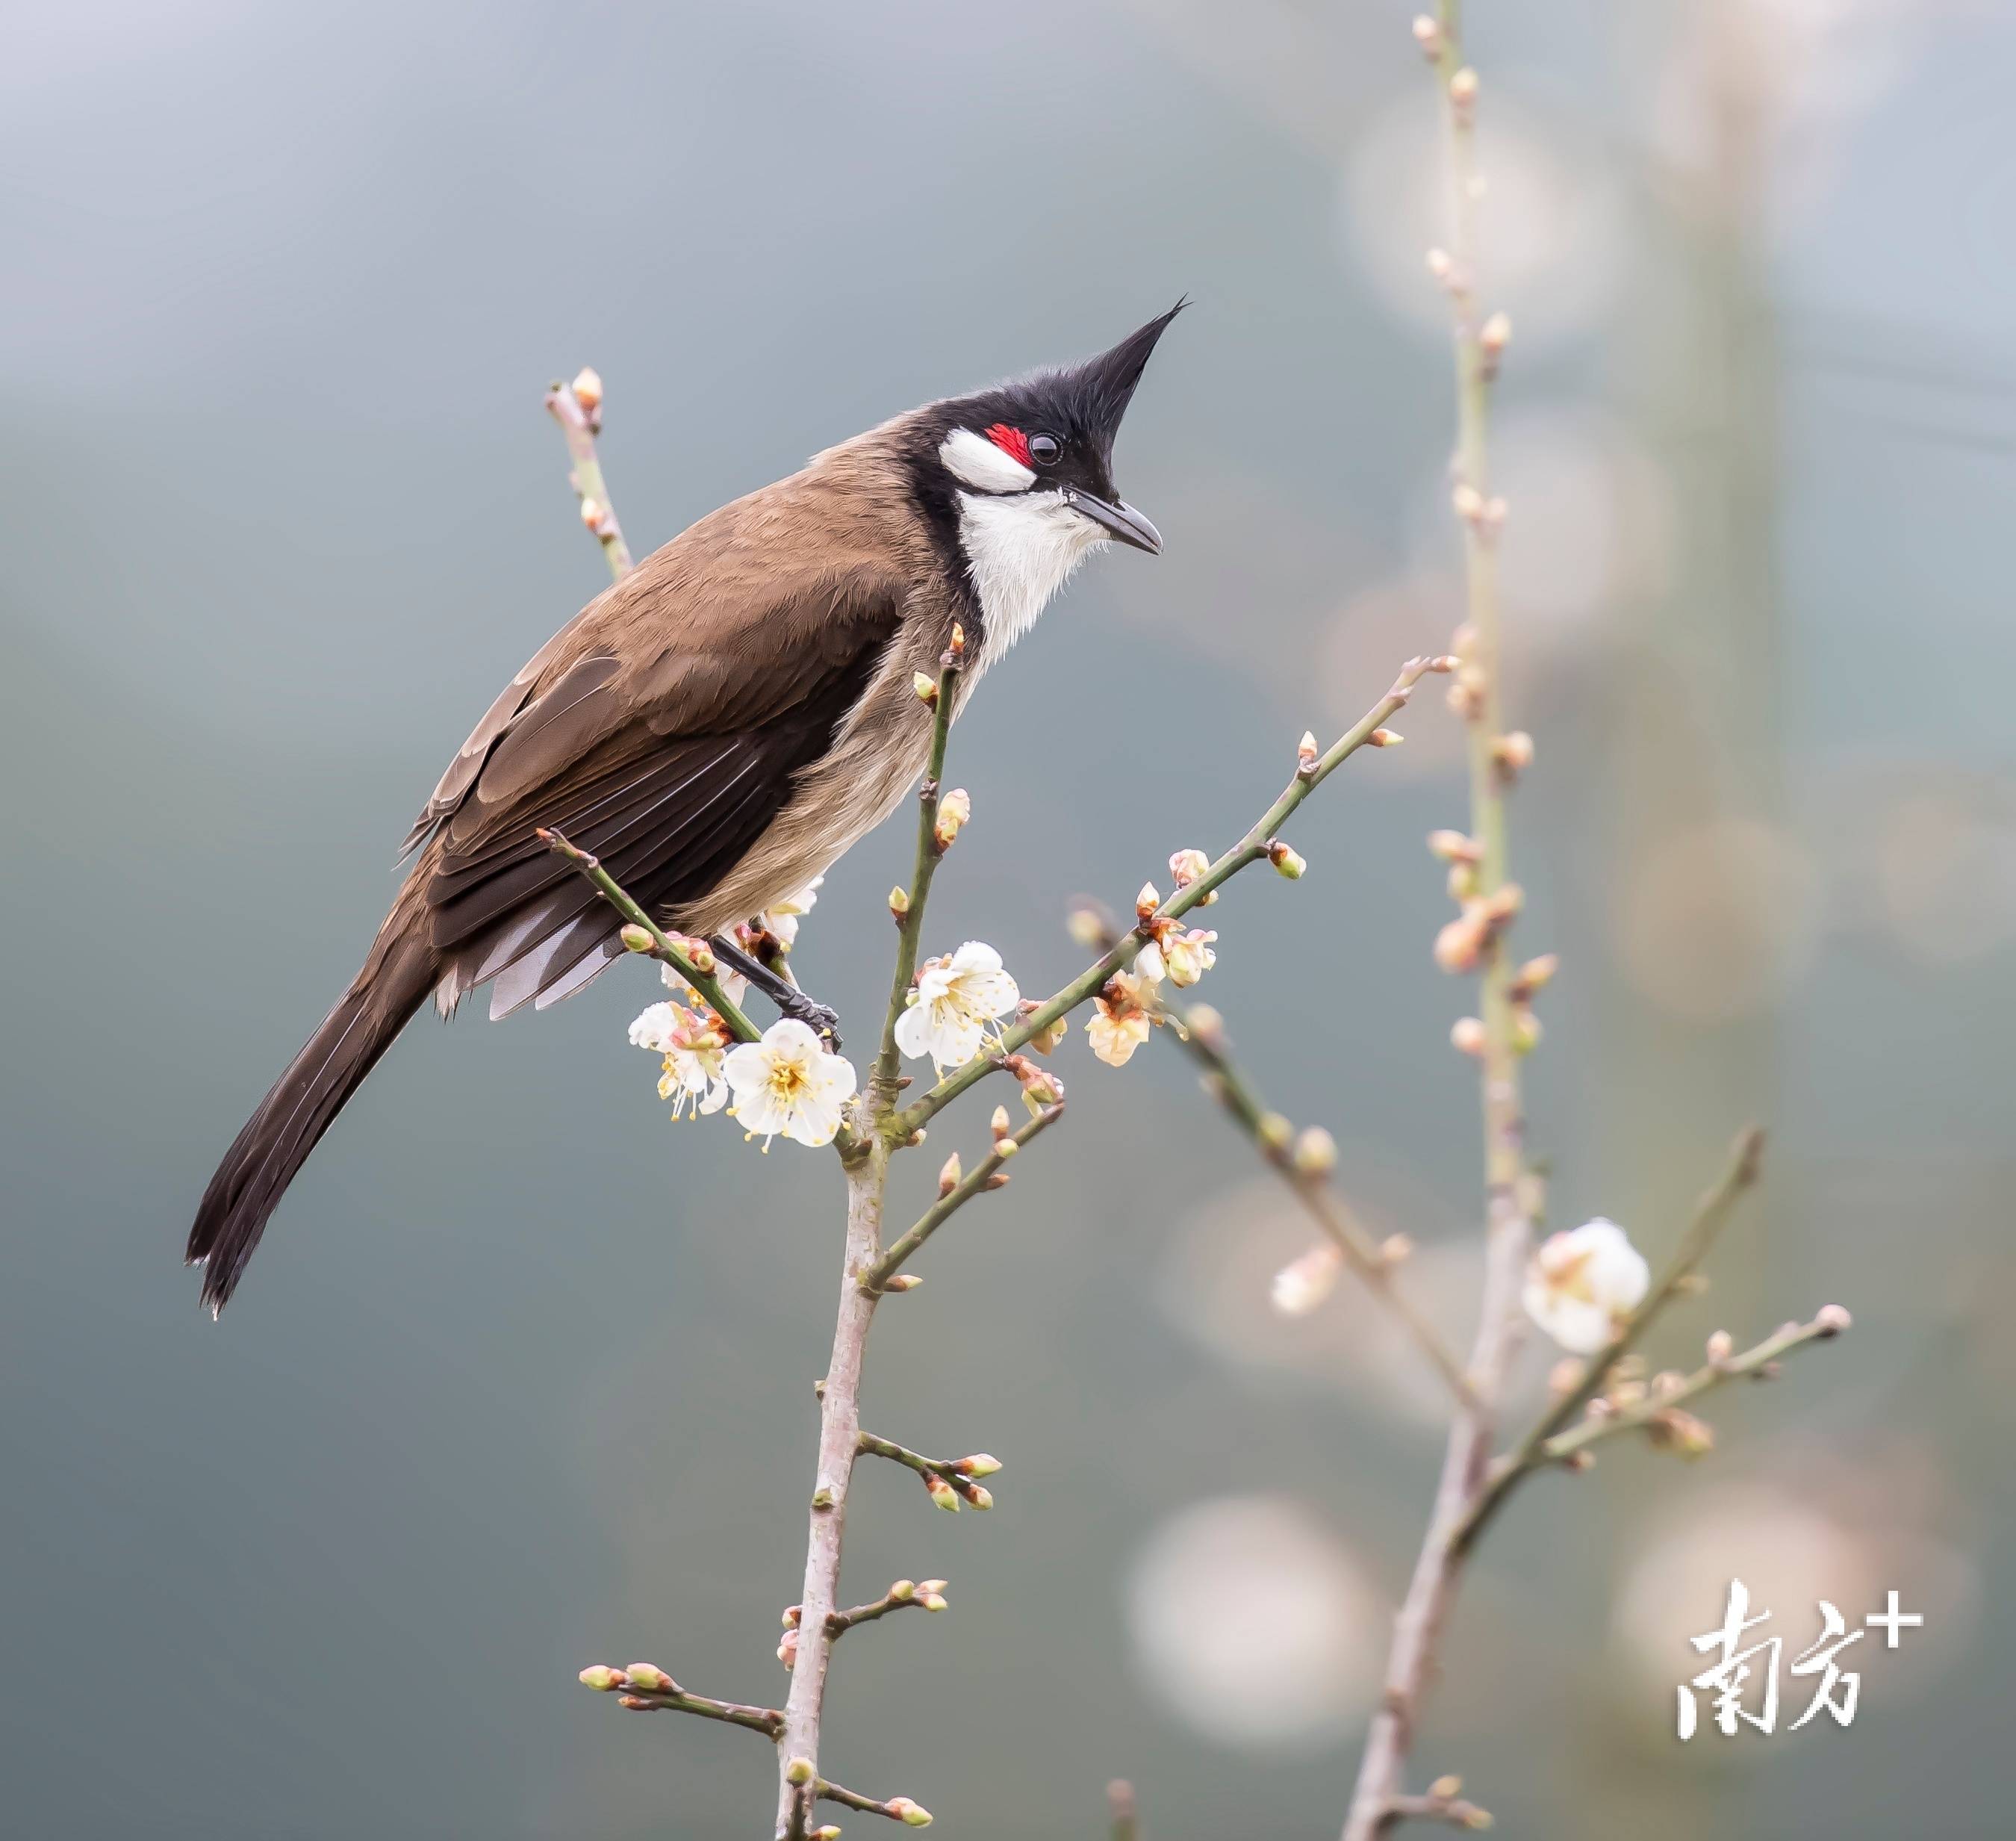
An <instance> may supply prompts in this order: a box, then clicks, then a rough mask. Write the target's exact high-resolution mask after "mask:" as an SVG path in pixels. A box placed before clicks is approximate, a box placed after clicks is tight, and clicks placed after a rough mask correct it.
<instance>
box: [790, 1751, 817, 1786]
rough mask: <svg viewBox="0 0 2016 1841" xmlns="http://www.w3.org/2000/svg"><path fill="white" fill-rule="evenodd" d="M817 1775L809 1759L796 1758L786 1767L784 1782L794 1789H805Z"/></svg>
mask: <svg viewBox="0 0 2016 1841" xmlns="http://www.w3.org/2000/svg"><path fill="white" fill-rule="evenodd" d="M814 1776H815V1772H814V1771H813V1769H812V1760H811V1759H809V1758H794V1759H793V1760H791V1761H790V1764H787V1765H786V1766H785V1767H784V1782H786V1783H787V1784H789V1785H791V1786H792V1788H793V1789H804V1788H805V1785H807V1784H808V1783H810V1782H812V1778H813V1777H814Z"/></svg>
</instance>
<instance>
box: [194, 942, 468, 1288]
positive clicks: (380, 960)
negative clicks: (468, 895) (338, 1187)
mask: <svg viewBox="0 0 2016 1841" xmlns="http://www.w3.org/2000/svg"><path fill="white" fill-rule="evenodd" d="M438 969H439V967H438V966H437V962H436V957H435V955H434V952H433V950H432V949H430V947H428V946H427V945H425V944H424V943H423V942H421V941H419V940H418V939H406V940H403V941H399V942H395V943H394V944H393V945H392V946H391V949H390V950H389V951H387V952H384V953H382V954H380V953H376V952H374V953H373V955H372V960H371V963H370V964H368V965H367V966H366V967H365V970H364V971H362V972H360V973H359V974H358V977H357V981H356V982H355V983H354V984H353V985H351V987H350V989H348V990H347V991H346V992H345V993H344V995H343V996H342V998H341V999H340V1000H339V1001H338V1003H337V1006H336V1007H335V1008H334V1009H333V1010H332V1011H330V1012H329V1015H328V1016H327V1017H326V1018H325V1019H324V1020H323V1022H322V1027H321V1028H320V1029H317V1030H316V1031H315V1034H314V1035H312V1036H310V1037H309V1038H308V1044H307V1046H306V1047H304V1048H303V1049H302V1050H301V1053H300V1054H297V1055H296V1056H295V1057H294V1058H293V1061H292V1062H291V1063H290V1064H289V1065H288V1068H287V1071H286V1072H285V1073H284V1074H283V1075H281V1076H280V1078H279V1079H278V1080H276V1081H275V1082H274V1083H273V1086H272V1091H271V1092H270V1093H268V1094H267V1095H266V1097H265V1099H264V1100H262V1101H260V1103H259V1109H258V1110H257V1111H256V1112H254V1114H253V1115H252V1116H251V1118H250V1119H248V1120H247V1122H246V1124H245V1129H243V1131H241V1132H240V1133H239V1134H238V1136H237V1137H236V1140H234V1141H233V1142H232V1146H231V1148H230V1150H229V1151H227V1152H225V1158H224V1161H223V1162H221V1164H219V1165H218V1167H217V1174H216V1175H215V1176H212V1177H211V1180H210V1187H209V1188H208V1189H207V1190H206V1191H204V1192H203V1202H202V1204H201V1205H200V1206H199V1207H198V1209H196V1225H195V1226H194V1227H192V1228H191V1229H190V1230H189V1250H188V1254H187V1258H188V1260H189V1263H190V1264H191V1265H192V1266H198V1265H200V1266H202V1267H203V1302H204V1303H205V1304H207V1305H208V1306H210V1310H211V1314H212V1315H213V1316H214V1315H215V1314H216V1313H218V1312H219V1311H221V1310H222V1309H223V1308H224V1306H225V1304H226V1303H227V1302H229V1299H230V1297H231V1294H232V1292H233V1291H234V1290H235V1289H236V1288H237V1284H238V1280H239V1275H240V1274H242V1273H243V1271H244V1270H245V1263H246V1261H247V1260H248V1259H250V1258H251V1257H252V1252H253V1249H254V1248H255V1247H257V1245H258V1244H259V1237H260V1235H261V1234H263V1233H264V1232H265V1229H266V1221H267V1218H268V1216H270V1215H271V1214H272V1212H273V1210H274V1209H275V1208H276V1207H277V1206H278V1205H279V1200H280V1198H281V1197H282V1196H283V1195H284V1194H286V1190H287V1185H288V1184H289V1183H291V1182H292V1181H293V1180H294V1176H295V1173H296V1172H297V1171H298V1170H299V1169H301V1165H303V1164H304V1163H305V1162H307V1161H308V1153H309V1152H310V1151H312V1150H314V1149H315V1146H316V1144H318V1143H319V1142H320V1140H321V1138H322V1133H324V1132H326V1131H327V1130H328V1129H329V1126H330V1124H331V1122H333V1120H334V1119H335V1118H336V1115H337V1113H338V1112H340V1111H342V1110H343V1106H344V1101H347V1099H348V1098H349V1097H350V1096H351V1094H352V1093H355V1091H356V1090H357V1089H358V1085H359V1083H362V1080H363V1079H364V1077H365V1075H367V1074H369V1072H371V1070H372V1068H373V1067H375V1066H376V1065H377V1061H378V1057H380V1055H382V1054H383V1053H384V1052H385V1050H387V1048H389V1047H391V1045H392V1039H393V1038H394V1036H397V1035H398V1033H399V1032H400V1030H401V1029H404V1028H405V1025H406V1023H407V1021H408V1020H409V1018H411V1017H412V1014H413V1013H414V1011H416V1010H418V1009H419V1007H420V1006H421V1004H422V1003H424V1002H425V1001H426V1000H427V993H428V991H429V990H430V989H432V987H433V985H434V980H435V977H436V975H437V971H438Z"/></svg>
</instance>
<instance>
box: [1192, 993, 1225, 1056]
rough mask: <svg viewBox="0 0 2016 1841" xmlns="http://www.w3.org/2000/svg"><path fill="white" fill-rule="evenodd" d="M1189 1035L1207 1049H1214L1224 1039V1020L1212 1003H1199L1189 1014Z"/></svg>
mask: <svg viewBox="0 0 2016 1841" xmlns="http://www.w3.org/2000/svg"><path fill="white" fill-rule="evenodd" d="M1190 1033H1191V1034H1192V1035H1193V1036H1195V1037H1196V1038H1197V1040H1198V1041H1200V1042H1201V1043H1203V1044H1204V1046H1205V1047H1207V1048H1215V1047H1218V1046H1219V1043H1222V1042H1223V1041H1224V1039H1225V1018H1223V1017H1222V1015H1221V1014H1219V1010H1218V1007H1217V1006H1216V1005H1215V1004H1212V1003H1200V1004H1198V1005H1197V1007H1195V1008H1194V1009H1193V1010H1192V1011H1191V1012H1190Z"/></svg>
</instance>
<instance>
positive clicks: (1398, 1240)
mask: <svg viewBox="0 0 2016 1841" xmlns="http://www.w3.org/2000/svg"><path fill="white" fill-rule="evenodd" d="M1413 1256H1414V1242H1413V1238H1412V1237H1411V1236H1409V1235H1408V1234H1388V1235H1387V1236H1386V1238H1384V1240H1382V1241H1380V1243H1379V1263H1380V1264H1381V1265H1382V1266H1404V1265H1406V1263H1407V1262H1408V1261H1409V1259H1412V1258H1413Z"/></svg>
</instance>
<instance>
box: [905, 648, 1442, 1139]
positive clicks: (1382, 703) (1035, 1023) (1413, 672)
mask: <svg viewBox="0 0 2016 1841" xmlns="http://www.w3.org/2000/svg"><path fill="white" fill-rule="evenodd" d="M1455 664H1456V661H1455V660H1453V659H1451V658H1412V659H1409V661H1407V663H1406V665H1404V666H1402V668H1401V671H1400V675H1399V677H1398V678H1396V679H1395V680H1394V683H1393V687H1392V689H1391V690H1388V692H1387V693H1386V694H1385V695H1384V697H1381V699H1380V700H1379V701H1378V702H1377V704H1374V705H1373V708H1371V709H1370V711H1368V712H1366V715H1363V717H1361V718H1360V719H1359V721H1358V722H1355V724H1353V725H1352V727H1351V728H1350V729H1348V730H1346V731H1345V733H1344V734H1343V735H1341V737H1338V739H1337V741H1336V742H1335V743H1334V744H1332V745H1331V747H1330V749H1329V751H1327V753H1325V754H1323V755H1320V756H1319V757H1318V758H1316V760H1315V761H1313V762H1310V763H1309V765H1308V766H1306V767H1298V769H1297V770H1296V773H1295V777H1294V779H1293V780H1291V781H1290V782H1289V783H1288V786H1287V791H1285V792H1283V794H1281V796H1280V798H1278V799H1276V801H1275V802H1274V803H1273V805H1270V806H1269V807H1268V809H1267V810H1266V811H1265V812H1264V813H1263V814H1262V816H1261V818H1260V821H1259V823H1257V824H1256V825H1255V826H1254V827H1253V828H1252V829H1251V830H1250V831H1248V832H1247V834H1246V835H1245V836H1244V837H1243V838H1240V841H1238V842H1237V844H1235V845H1233V847H1232V848H1230V849H1229V850H1228V851H1227V852H1226V853H1225V854H1224V856H1221V857H1220V858H1219V859H1218V860H1217V862H1215V863H1213V864H1212V865H1211V867H1210V868H1209V869H1208V870H1205V871H1204V874H1202V875H1201V876H1200V877H1197V880H1196V881H1194V882H1191V883H1189V884H1186V886H1184V887H1183V888H1179V889H1178V890H1177V891H1176V892H1175V894H1173V895H1171V896H1170V897H1169V898H1168V900H1167V901H1165V902H1163V903H1162V904H1161V906H1160V907H1158V908H1157V909H1156V910H1155V911H1154V913H1153V914H1152V915H1150V917H1149V918H1148V920H1146V921H1144V922H1143V923H1142V924H1141V925H1140V926H1138V927H1136V928H1134V929H1132V931H1130V932H1129V933H1128V934H1127V935H1126V936H1125V938H1124V939H1121V940H1120V941H1119V942H1118V943H1117V944H1116V945H1115V946H1114V947H1113V948H1112V949H1111V951H1110V952H1107V953H1104V954H1103V955H1102V956H1101V957H1100V959H1099V960H1097V962H1096V963H1095V964H1092V965H1089V966H1088V967H1086V968H1085V970H1084V971H1082V972H1080V973H1079V974H1078V976H1077V977H1076V978H1073V979H1072V980H1071V982H1070V983H1069V984H1067V985H1065V986H1064V989H1062V990H1060V991H1059V992H1058V993H1057V995H1056V996H1053V997H1052V998H1050V999H1049V1000H1048V1001H1047V1002H1046V1003H1043V1004H1042V1005H1041V1006H1040V1007H1038V1008H1037V1009H1035V1010H1034V1011H1031V1012H1030V1014H1028V1016H1026V1017H1024V1018H1021V1020H1020V1021H1018V1022H1017V1023H1016V1024H1015V1025H1014V1026H1013V1028H1011V1029H1007V1030H1005V1031H1004V1032H1003V1034H1002V1037H1001V1043H1000V1054H1001V1055H1007V1054H1013V1052H1014V1051H1015V1050H1017V1049H1018V1048H1021V1047H1023V1046H1024V1044H1025V1043H1028V1041H1029V1040H1030V1039H1031V1037H1033V1036H1039V1035H1041V1034H1042V1032H1044V1031H1045V1030H1046V1029H1049V1026H1050V1025H1052V1024H1053V1023H1054V1022H1055V1021H1057V1019H1058V1018H1060V1017H1062V1016H1066V1015H1068V1014H1070V1013H1071V1011H1074V1010H1075V1009H1077V1008H1078V1006H1079V1005H1080V1004H1082V1003H1089V1001H1090V1000H1092V999H1093V998H1094V997H1096V996H1098V995H1099V993H1100V991H1102V990H1103V989H1104V988H1105V986H1106V983H1107V980H1108V979H1110V978H1111V977H1112V976H1113V975H1114V973H1115V972H1121V971H1126V970H1127V969H1128V967H1130V966H1131V965H1132V964H1133V963H1134V961H1135V960H1136V957H1139V953H1140V951H1141V949H1142V948H1143V946H1146V945H1147V943H1148V939H1149V928H1150V925H1151V924H1158V923H1160V922H1161V921H1165V920H1179V919H1180V918H1181V917H1183V915H1185V914H1187V913H1189V912H1190V910H1191V909H1192V908H1193V907H1195V906H1197V904H1198V903H1199V902H1201V901H1202V900H1203V899H1204V897H1205V896H1206V895H1211V894H1213V893H1215V892H1216V890H1217V889H1218V888H1219V887H1220V886H1221V885H1222V884H1224V883H1226V882H1229V881H1230V880H1231V879H1232V878H1233V877H1234V876H1236V875H1237V874H1239V872H1240V870H1245V869H1250V868H1251V867H1252V866H1253V865H1254V864H1255V863H1265V862H1266V861H1267V860H1268V859H1269V848H1268V847H1269V845H1270V844H1272V843H1273V841H1274V834H1275V832H1276V830H1279V829H1280V827H1281V826H1282V825H1283V823H1285V822H1286V821H1287V819H1288V818H1289V817H1290V816H1291V814H1293V812H1294V811H1295V809H1296V808H1297V807H1298V806H1299V805H1301V802H1303V801H1304V800H1305V799H1306V798H1308V797H1309V794H1311V793H1312V792H1313V791H1315V790H1316V788H1317V787H1319V786H1320V785H1322V784H1323V782H1324V781H1325V780H1327V779H1328V778H1329V777H1330V775H1331V774H1332V773H1335V772H1336V770H1337V769H1338V768H1339V767H1340V766H1342V765H1343V764H1344V762H1345V761H1346V760H1348V758H1350V757H1351V756H1352V755H1355V753H1357V751H1359V749H1360V748H1363V747H1364V746H1365V744H1366V743H1367V742H1369V741H1370V740H1371V739H1372V737H1373V733H1374V732H1375V731H1376V730H1379V729H1381V728H1382V727H1384V725H1385V723H1386V721H1387V719H1388V718H1389V717H1391V715H1394V714H1395V712H1397V711H1398V710H1399V709H1400V708H1402V706H1403V705H1404V704H1406V701H1407V700H1408V698H1409V697H1410V696H1412V695H1413V689H1414V686H1415V685H1416V684H1417V683H1418V682H1419V681H1420V678H1421V676H1422V675H1423V674H1424V672H1431V671H1448V670H1450V669H1453V668H1454V665H1455ZM1000 1065H1001V1060H1000V1058H999V1056H987V1055H982V1056H980V1057H977V1058H976V1059H974V1060H973V1061H969V1062H967V1065H965V1066H964V1067H963V1068H957V1069H956V1070H955V1071H954V1072H952V1073H950V1074H948V1075H945V1078H944V1079H942V1080H941V1081H939V1082H938V1084H937V1085H936V1086H934V1087H932V1088H931V1089H930V1090H929V1091H928V1092H927V1093H924V1094H923V1095H922V1096H921V1097H920V1098H918V1099H916V1100H914V1101H912V1102H911V1103H910V1104H909V1105H908V1106H907V1107H905V1108H904V1109H903V1111H901V1112H899V1113H898V1114H897V1115H895V1118H894V1119H891V1122H890V1126H889V1130H890V1133H891V1136H892V1137H894V1138H895V1139H896V1140H898V1141H899V1142H900V1141H901V1140H902V1139H903V1138H905V1137H909V1135H910V1134H911V1133H913V1132H915V1131H916V1130H918V1129H920V1127H922V1126H925V1125H927V1124H928V1123H929V1122H931V1119H934V1117H936V1116H937V1115H938V1113H940V1112H941V1111H943V1110H944V1109H945V1108H946V1107H947V1106H949V1105H950V1104H952V1101H954V1100H956V1099H957V1098H958V1097H959V1095H960V1094H961V1093H964V1092H965V1091H966V1090H967V1088H968V1087H970V1086H973V1085H974V1083H975V1082H977V1081H980V1080H983V1079H985V1078H986V1077H987V1076H988V1075H989V1074H991V1073H992V1072H994V1070H995V1068H998V1067H999V1066H1000Z"/></svg>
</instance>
